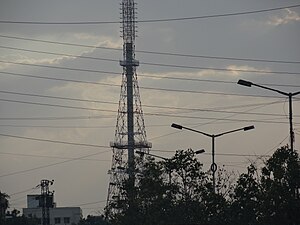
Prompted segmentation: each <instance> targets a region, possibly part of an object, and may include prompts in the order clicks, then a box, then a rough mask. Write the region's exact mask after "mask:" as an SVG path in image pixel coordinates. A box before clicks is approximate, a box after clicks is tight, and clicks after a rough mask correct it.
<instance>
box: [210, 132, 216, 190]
mask: <svg viewBox="0 0 300 225" xmlns="http://www.w3.org/2000/svg"><path fill="white" fill-rule="evenodd" d="M211 154H212V164H211V166H210V169H211V171H212V175H213V191H214V193H216V171H217V164H216V163H215V135H212V151H211Z"/></svg>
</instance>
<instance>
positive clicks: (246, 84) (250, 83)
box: [237, 80, 253, 87]
mask: <svg viewBox="0 0 300 225" xmlns="http://www.w3.org/2000/svg"><path fill="white" fill-rule="evenodd" d="M237 83H238V84H239V85H243V86H246V87H251V86H252V84H253V83H252V82H250V81H246V80H239V81H238V82H237Z"/></svg>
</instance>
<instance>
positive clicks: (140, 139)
mask: <svg viewBox="0 0 300 225" xmlns="http://www.w3.org/2000/svg"><path fill="white" fill-rule="evenodd" d="M121 10H122V37H123V60H121V61H120V65H121V66H122V67H123V73H122V86H121V94H120V100H119V110H118V115H117V125H116V131H115V140H114V142H111V144H110V145H111V147H112V150H113V157H112V166H111V170H110V171H109V173H110V183H109V189H108V197H107V206H109V205H110V206H111V205H113V204H114V202H116V201H117V200H122V199H124V193H123V192H122V188H121V185H122V183H123V181H124V180H126V179H129V181H130V183H131V185H134V184H135V182H136V181H135V180H136V179H135V177H136V174H135V168H136V165H135V160H134V158H135V154H134V151H135V149H138V150H139V151H142V152H149V149H150V148H151V147H152V146H151V143H149V142H147V140H146V131H145V124H144V118H143V111H142V107H141V99H140V94H139V86H138V81H137V74H136V67H137V66H139V61H138V60H136V59H135V38H136V21H135V20H136V3H135V2H134V0H122V3H121ZM116 212H117V211H116Z"/></svg>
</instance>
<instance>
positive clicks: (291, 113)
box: [237, 80, 300, 151]
mask: <svg viewBox="0 0 300 225" xmlns="http://www.w3.org/2000/svg"><path fill="white" fill-rule="evenodd" d="M237 83H238V84H239V85H243V86H246V87H251V86H256V87H259V88H263V89H266V90H269V91H274V92H277V93H279V94H281V95H284V96H288V97H289V124H290V144H291V150H292V151H294V142H295V136H294V129H293V102H292V101H293V96H296V95H298V94H300V91H298V92H294V93H291V92H289V93H287V92H283V91H280V90H277V89H274V88H270V87H266V86H263V85H260V84H255V83H252V82H251V81H246V80H239V81H238V82H237Z"/></svg>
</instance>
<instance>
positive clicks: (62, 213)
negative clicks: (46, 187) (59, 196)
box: [23, 195, 82, 225]
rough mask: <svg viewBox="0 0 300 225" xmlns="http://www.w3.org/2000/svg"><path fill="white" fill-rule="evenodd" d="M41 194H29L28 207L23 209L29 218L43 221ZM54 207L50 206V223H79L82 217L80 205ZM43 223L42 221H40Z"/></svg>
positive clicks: (75, 224) (56, 224) (73, 224)
mask: <svg viewBox="0 0 300 225" xmlns="http://www.w3.org/2000/svg"><path fill="white" fill-rule="evenodd" d="M39 199H40V195H28V196H27V208H24V209H23V215H24V216H26V217H29V218H37V219H38V220H39V221H42V207H41V204H40V200H39ZM52 205H53V207H51V208H49V214H50V225H60V224H61V225H77V224H78V223H79V221H80V219H81V218H82V211H81V208H80V207H56V204H55V203H53V204H52ZM40 224H41V223H40Z"/></svg>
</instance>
